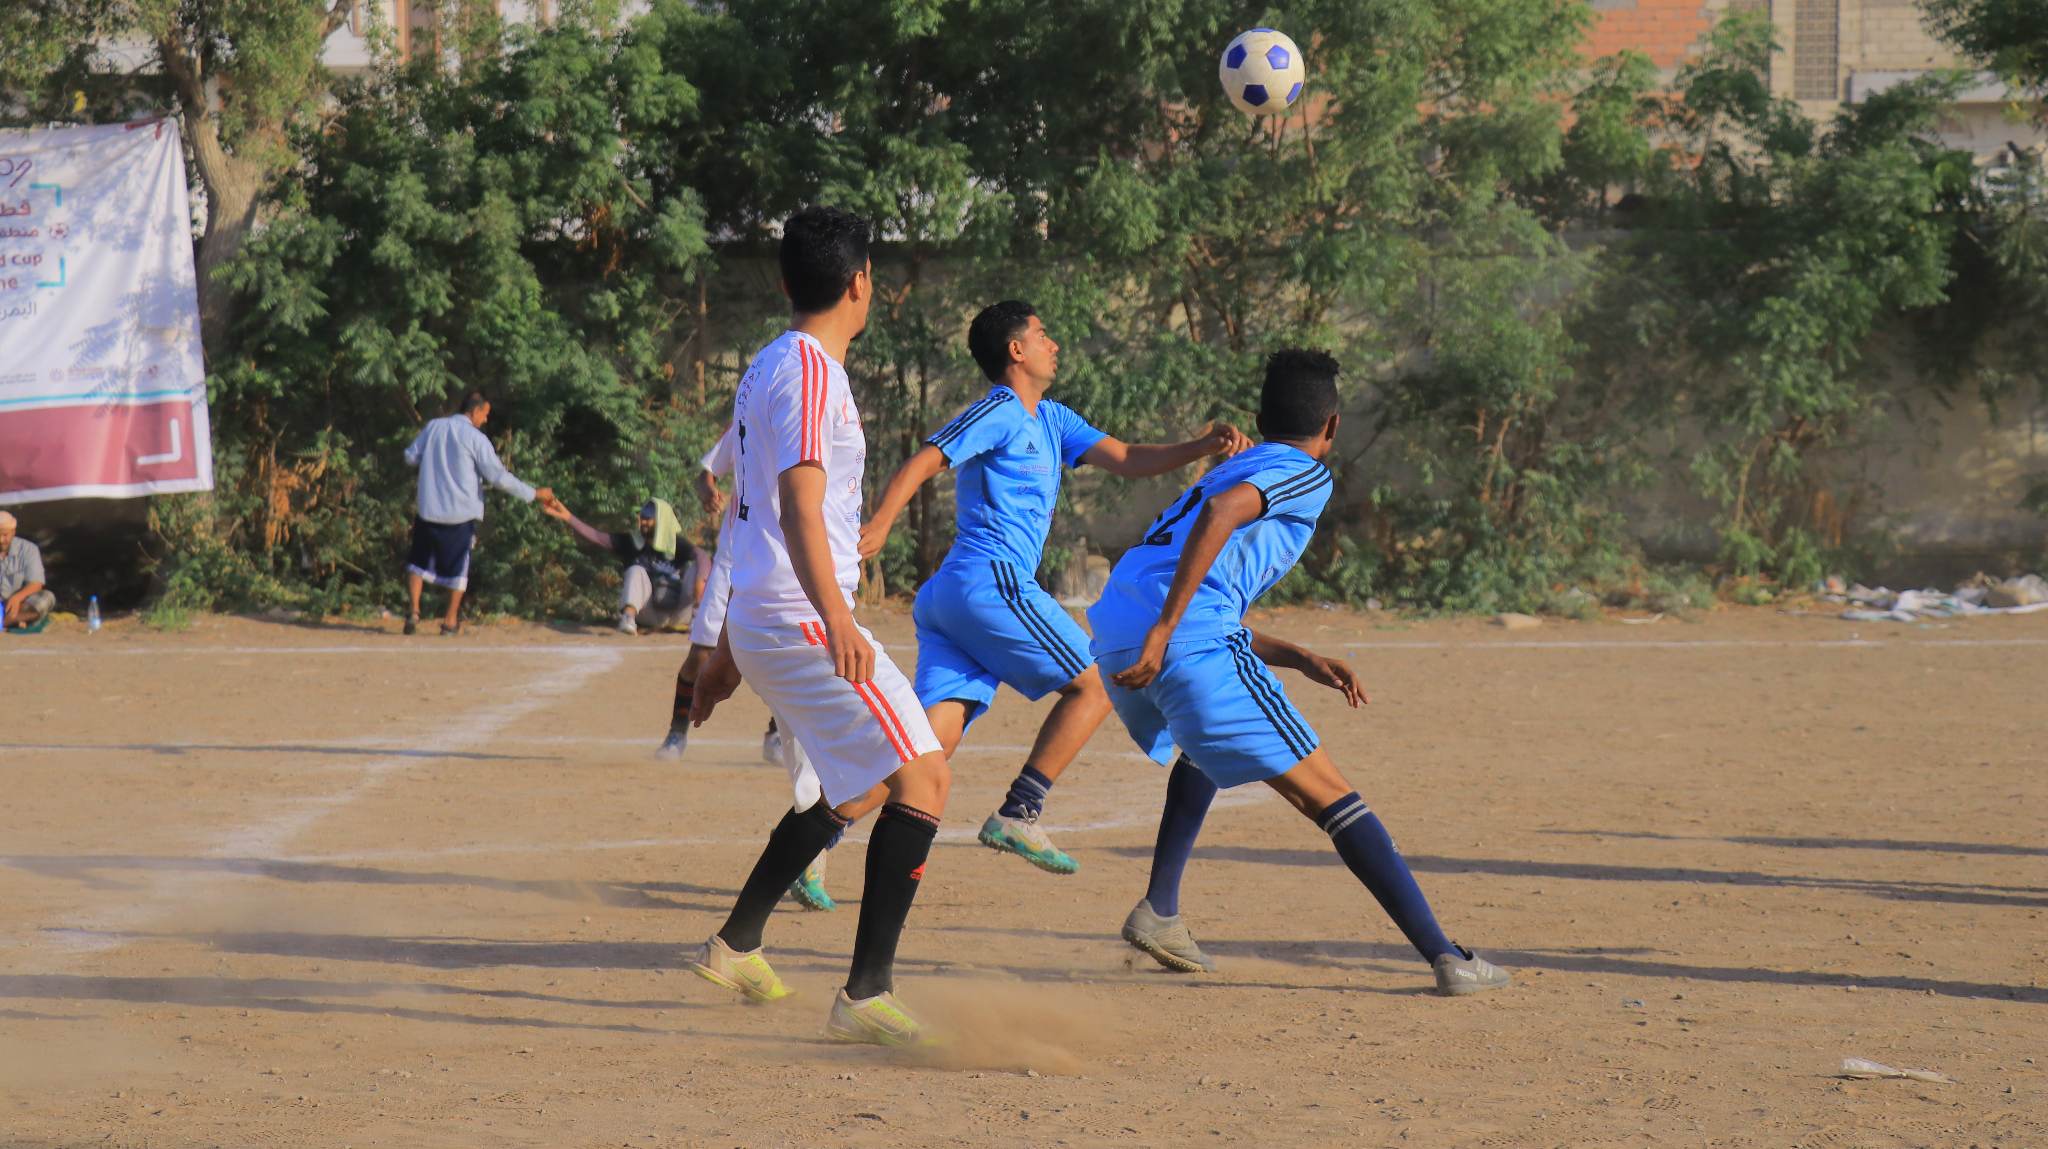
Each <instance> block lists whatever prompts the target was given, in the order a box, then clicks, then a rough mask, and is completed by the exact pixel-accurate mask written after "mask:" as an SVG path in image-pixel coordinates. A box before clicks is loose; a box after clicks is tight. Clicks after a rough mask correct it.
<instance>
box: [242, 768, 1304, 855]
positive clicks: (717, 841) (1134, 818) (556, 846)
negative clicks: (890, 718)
mask: <svg viewBox="0 0 2048 1149" xmlns="http://www.w3.org/2000/svg"><path fill="white" fill-rule="evenodd" d="M1277 800H1278V796H1277V795H1275V794H1274V792H1273V791H1272V789H1271V788H1269V787H1266V786H1240V787H1238V788H1237V789H1235V790H1225V791H1223V792H1222V793H1220V794H1218V795H1216V801H1215V803H1214V804H1212V805H1211V806H1210V807H1209V809H1210V812H1211V813H1214V812H1216V811H1218V810H1230V809H1235V808H1237V807H1240V806H1253V805H1258V804H1260V803H1263V802H1269V801H1277ZM1152 801H1153V799H1152V798H1151V796H1149V795H1148V796H1147V799H1146V801H1145V802H1142V803H1138V804H1135V805H1133V806H1132V808H1131V810H1130V812H1129V813H1125V814H1117V815H1113V816H1111V817H1108V818H1100V819H1096V820H1093V821H1087V822H1052V821H1047V822H1046V823H1045V828H1046V831H1047V832H1048V833H1054V834H1088V833H1098V832H1101V831H1106V830H1123V829H1129V828H1130V827H1133V826H1143V827H1147V828H1150V827H1153V826H1156V825H1158V824H1159V810H1158V808H1157V806H1156V805H1154V804H1150V803H1152ZM956 813H957V812H956ZM948 822H949V823H951V822H952V818H951V817H949V818H948ZM771 828H772V827H770V826H769V825H767V824H766V823H764V824H762V826H761V827H760V833H758V834H754V835H752V836H735V837H688V838H615V839H590V840H585V841H581V842H476V843H471V844H469V845H464V846H443V847H440V848H438V849H433V850H363V851H350V852H348V853H345V854H291V855H287V856H284V857H281V858H279V859H277V860H278V861H282V862H294V863H300V864H304V865H358V864H363V863H370V862H431V861H434V860H437V859H441V858H460V857H474V856H478V855H482V856H503V857H511V856H513V855H522V854H553V853H601V852H605V851H610V850H669V849H681V848H685V847H692V846H719V847H725V846H746V847H753V848H758V847H759V846H761V845H762V844H763V843H765V842H766V841H767V837H768V831H769V830H770V829H771ZM866 828H867V823H866V822H863V823H862V824H861V826H859V827H856V828H855V829H853V830H852V831H850V832H849V833H848V834H847V841H850V842H863V841H866V839H867V835H866ZM979 832H980V827H979V824H978V823H977V824H975V825H964V824H949V825H946V826H942V827H941V828H940V829H939V840H940V841H942V842H972V841H974V840H975V836H976V835H977V834H978V833H979Z"/></svg>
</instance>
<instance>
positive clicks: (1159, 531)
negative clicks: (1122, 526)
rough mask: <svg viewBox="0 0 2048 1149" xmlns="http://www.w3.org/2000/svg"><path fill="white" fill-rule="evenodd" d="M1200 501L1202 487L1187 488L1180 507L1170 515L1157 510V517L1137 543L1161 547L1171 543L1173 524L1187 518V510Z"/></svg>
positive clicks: (1193, 507) (1190, 509)
mask: <svg viewBox="0 0 2048 1149" xmlns="http://www.w3.org/2000/svg"><path fill="white" fill-rule="evenodd" d="M1201 501H1202V488H1201V487H1199V486H1196V487H1190V488H1188V496H1187V498H1185V499H1182V500H1181V501H1180V509H1179V510H1176V511H1174V512H1173V514H1172V515H1171V516H1170V517H1169V516H1168V515H1167V513H1166V511H1161V512H1159V517H1158V518H1157V519H1155V520H1153V523H1152V529H1151V530H1149V531H1147V532H1145V538H1144V539H1143V540H1142V541H1141V542H1139V544H1138V545H1139V546H1141V547H1163V546H1166V545H1167V544H1169V543H1171V542H1172V541H1173V528H1174V525H1175V524H1176V523H1178V522H1180V521H1181V520H1182V519H1184V518H1187V517H1188V512H1189V511H1192V510H1194V509H1195V504H1197V503H1199V502H1201Z"/></svg>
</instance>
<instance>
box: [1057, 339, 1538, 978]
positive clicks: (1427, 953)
mask: <svg viewBox="0 0 2048 1149" xmlns="http://www.w3.org/2000/svg"><path fill="white" fill-rule="evenodd" d="M1336 433H1337V361H1336V360H1335V359H1332V358H1331V357H1330V356H1329V355H1327V354H1324V353H1322V352H1318V351H1281V352H1278V353H1277V354H1275V355H1273V356H1272V357H1271V358H1270V359H1268V360H1267V361H1266V380H1265V387H1264V390H1263V393H1262V394H1261V396H1260V401H1259V434H1260V436H1261V438H1262V441H1261V442H1260V443H1259V445H1258V446H1256V447H1253V448H1252V449H1251V450H1248V451H1245V452H1243V453H1242V454H1239V455H1237V456H1235V457H1234V458H1232V459H1231V460H1230V461H1229V462H1226V463H1223V464H1221V465H1220V466H1218V467H1217V468H1216V469H1214V470H1212V471H1210V472H1209V473H1208V474H1207V475H1204V476H1203V477H1202V480H1201V482H1199V483H1196V484H1195V485H1194V486H1193V487H1190V488H1189V489H1188V490H1187V491H1186V492H1185V493H1183V494H1182V495H1181V496H1180V497H1179V498H1176V499H1175V500H1173V501H1172V502H1171V503H1169V504H1167V507H1166V509H1165V510H1163V511H1161V512H1160V513H1159V517H1158V518H1157V519H1155V520H1154V521H1153V523H1152V525H1151V527H1150V529H1148V530H1147V531H1146V533H1145V536H1144V538H1143V539H1142V540H1140V541H1139V543H1138V544H1137V545H1136V546H1134V547H1132V548H1131V549H1130V550H1128V551H1126V552H1124V555H1123V557H1122V558H1121V559H1120V560H1118V562H1117V564H1116V568H1115V569H1114V570H1113V571H1112V572H1111V573H1110V576H1109V583H1108V585H1107V586H1105V587H1104V588H1103V591H1102V598H1101V599H1100V600H1099V601H1097V602H1096V604H1095V605H1094V606H1093V607H1092V608H1090V609H1089V611H1088V621H1089V623H1090V624H1091V625H1092V626H1093V628H1094V630H1095V642H1094V650H1095V657H1096V659H1097V661H1098V663H1099V664H1100V665H1101V667H1102V670H1103V672H1104V673H1105V674H1107V675H1108V676H1109V696H1110V700H1111V702H1112V703H1113V704H1114V705H1115V707H1116V712H1117V716H1118V717H1120V718H1122V719H1123V722H1124V725H1125V726H1126V727H1128V728H1129V730H1130V732H1131V737H1132V738H1134V739H1136V740H1137V743H1138V745H1139V746H1140V747H1141V748H1142V749H1144V751H1145V752H1146V753H1147V754H1149V755H1151V756H1152V758H1153V759H1154V760H1155V761H1157V762H1159V763H1160V764H1161V765H1166V764H1168V763H1171V764H1172V766H1173V772H1172V774H1171V775H1170V776H1169V777H1168V780H1167V799H1166V811H1165V813H1164V814H1163V815H1162V817H1161V818H1160V823H1159V838H1158V842H1157V844H1156V846H1155V847H1154V851H1153V857H1152V881H1151V886H1150V888H1149V889H1148V890H1147V892H1146V896H1145V898H1144V900H1142V901H1140V902H1139V903H1138V905H1137V907H1136V908H1135V909H1133V910H1132V911H1131V915H1130V917H1129V918H1127V919H1126V920H1125V922H1124V928H1123V935H1124V939H1125V940H1126V941H1128V942H1130V943H1131V944H1132V945H1135V946H1137V947H1138V948H1139V949H1141V950H1144V951H1145V952H1146V953H1149V954H1151V955H1152V957H1153V958H1154V959H1156V960H1157V961H1158V962H1159V963H1160V964H1161V965H1164V966H1166V967H1167V968H1168V969H1173V970H1180V971H1182V972H1189V973H1192V972H1195V971H1197V970H1206V969H1211V968H1213V966H1212V965H1211V963H1210V962H1209V959H1208V957H1207V956H1206V955H1205V954H1203V953H1202V951H1201V948H1200V947H1199V946H1197V945H1196V944H1195V940H1194V938H1193V937H1192V936H1191V935H1190V934H1189V933H1188V929H1187V926H1186V924H1185V923H1183V922H1182V921H1181V918H1180V905H1179V901H1180V876H1181V872H1182V870H1183V869H1185V868H1186V865H1187V860H1188V855H1189V852H1190V851H1191V850H1192V849H1193V848H1194V842H1195V836H1196V834H1197V833H1198V832H1199V831H1200V829H1201V825H1202V817H1203V815H1204V814H1206V813H1207V812H1208V809H1209V803H1210V801H1211V800H1212V799H1213V798H1214V797H1215V796H1216V791H1217V789H1218V788H1219V787H1227V786H1241V785H1243V784H1245V783H1247V782H1264V783H1266V784H1267V785H1268V786H1271V787H1273V788H1274V789H1275V790H1278V791H1279V792H1280V793H1281V795H1282V796H1283V797H1285V798H1286V799H1287V800H1288V801H1289V802H1290V803H1292V804H1293V805H1294V808H1295V809H1297V810H1299V811H1301V812H1302V813H1303V814H1305V815H1307V816H1308V817H1309V818H1311V819H1313V820H1314V821H1315V822H1316V824H1317V825H1319V826H1321V827H1322V828H1323V830H1324V832H1326V833H1328V834H1329V835H1330V838H1331V840H1332V841H1333V842H1334V843H1335V845H1336V847H1337V853H1338V855H1339V856H1340V857H1342V858H1343V859H1344V863H1345V864H1346V865H1347V866H1349V867H1351V872H1352V873H1353V874H1356V875H1357V876H1358V878H1359V880H1360V881H1362V882H1364V883H1365V886H1366V888H1367V889H1369V890H1371V891H1372V894H1373V897H1375V898H1377V899H1378V900H1379V903H1380V905H1381V906H1382V907H1384V908H1385V909H1386V911H1387V913H1388V915H1389V916H1391V917H1392V918H1393V919H1394V923H1395V924H1396V925H1398V926H1399V927H1400V928H1401V932H1402V933H1403V934H1405V935H1407V938H1408V941H1409V942H1410V943H1411V944H1413V945H1414V946H1415V948H1416V950H1417V951H1419V952H1420V953H1421V954H1422V958H1423V960H1424V961H1427V962H1429V963H1430V964H1431V966H1432V967H1433V969H1434V971H1435V974H1436V984H1437V990H1438V991H1439V992H1441V993H1446V994H1467V993H1478V992H1480V991H1482V990H1488V989H1493V988H1495V987H1497V986H1502V985H1506V984H1507V982H1508V975H1507V973H1506V972H1505V971H1503V970H1501V969H1499V968H1498V967H1496V966H1494V965H1493V964H1492V963H1490V962H1488V961H1486V960H1485V959H1483V958H1479V957H1476V956H1474V955H1473V954H1472V953H1471V951H1469V950H1465V949H1462V948H1460V947H1459V946H1457V945H1456V944H1454V943H1453V942H1452V941H1451V940H1450V939H1449V938H1447V937H1445V936H1444V932H1443V930H1442V928H1440V927H1439V926H1438V925H1437V922H1436V915H1435V914H1434V913H1432V912H1431V910H1430V908H1429V902H1428V900H1427V899H1426V898H1424V897H1423V896H1422V890H1421V889H1420V888H1419V887H1418V886H1417V885H1416V884H1415V876H1414V875H1413V874H1412V873H1410V872H1409V870H1408V863H1407V862H1406V861H1404V860H1403V859H1402V857H1401V854H1400V852H1399V851H1398V850H1396V849H1395V848H1394V843H1393V840H1392V839H1391V838H1390V837H1389V836H1388V835H1387V831H1386V827H1384V826H1382V825H1381V824H1380V820H1379V818H1378V817H1377V816H1376V815H1374V814H1373V812H1372V811H1371V810H1370V809H1368V808H1367V807H1366V805H1365V803H1364V801H1363V800H1361V799H1360V798H1359V796H1358V792H1357V791H1356V790H1353V789H1352V788H1351V784H1350V783H1349V782H1346V781H1345V780H1344V776H1343V775H1342V774H1340V773H1338V771H1337V766H1336V764H1335V763H1334V762H1332V761H1331V760H1330V755H1329V752H1328V751H1327V750H1325V749H1324V748H1323V745H1322V742H1321V740H1320V739H1319V738H1318V737H1317V736H1316V732H1315V730H1314V729H1313V728H1312V727H1310V726H1309V724H1308V720H1307V719H1305V718H1303V717H1302V716H1301V712H1300V711H1298V710H1296V709H1295V708H1294V704H1293V703H1292V702H1290V701H1288V698H1287V691H1286V690H1285V689H1284V688H1283V687H1282V686H1281V685H1280V680H1279V679H1278V678H1276V677H1274V675H1273V671H1272V670H1271V669H1270V668H1272V667H1280V668H1283V669H1290V670H1297V671H1300V672H1301V673H1302V674H1303V675H1305V676H1306V677H1307V678H1308V679H1309V680H1310V681H1311V682H1315V683H1319V684H1321V685H1323V686H1328V687H1331V688H1333V689H1335V690H1338V691H1341V692H1342V693H1343V694H1344V697H1345V700H1346V701H1347V702H1349V703H1350V704H1351V705H1352V706H1353V707H1357V706H1359V705H1362V704H1363V703H1364V702H1365V701H1366V698H1365V691H1364V689H1363V688H1362V687H1361V686H1360V685H1359V683H1358V679H1357V677H1356V676H1355V675H1354V674H1353V673H1352V671H1351V668H1350V667H1349V666H1346V665H1345V664H1344V663H1342V662H1339V661H1337V660H1336V659H1332V658H1324V657H1322V656H1321V655H1318V654H1313V653H1310V652H1309V651H1307V650H1303V649H1302V648H1301V647H1298V646H1296V645H1294V644H1293V643H1290V642H1285V641H1283V640H1281V639H1278V638H1274V637H1272V636H1270V635H1264V634H1259V633H1258V632H1256V631H1253V630H1251V629H1249V628H1247V627H1246V626H1245V624H1244V615H1245V611H1246V610H1248V609H1250V607H1251V605H1252V603H1254V602H1256V601H1258V599H1259V596H1261V595H1263V594H1265V593H1266V592H1267V591H1268V590H1270V589H1272V587H1273V584H1274V583H1276V582H1279V581H1280V579H1281V577H1282V576H1283V575H1285V574H1286V573H1287V572H1288V571H1289V570H1290V569H1292V568H1293V566H1294V564H1295V562H1296V560H1298V559H1299V558H1300V557H1301V552H1302V549H1303V548H1304V547H1306V546H1307V545H1308V541H1309V538H1310V537H1311V536H1313V535H1314V534H1315V530H1316V520H1317V519H1318V518H1319V517H1320V516H1321V515H1322V513H1323V507H1324V506H1325V505H1326V504H1327V503H1328V502H1329V499H1330V491H1331V480H1330V472H1329V469H1328V468H1327V467H1325V466H1324V465H1323V463H1322V459H1323V457H1324V456H1325V455H1327V454H1328V453H1329V450H1330V447H1331V446H1332V444H1333V443H1334V442H1335V441H1336ZM1176 746H1177V747H1179V749H1180V754H1179V756H1178V757H1177V758H1176V757H1175V755H1174V748H1175V747H1176Z"/></svg>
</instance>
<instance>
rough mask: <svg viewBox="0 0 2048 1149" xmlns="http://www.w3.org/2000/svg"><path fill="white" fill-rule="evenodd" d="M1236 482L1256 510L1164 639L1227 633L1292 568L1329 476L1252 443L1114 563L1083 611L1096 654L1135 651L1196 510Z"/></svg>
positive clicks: (1293, 456) (1159, 605)
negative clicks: (1248, 489)
mask: <svg viewBox="0 0 2048 1149" xmlns="http://www.w3.org/2000/svg"><path fill="white" fill-rule="evenodd" d="M1240 483H1249V484H1251V485H1252V486H1253V487H1254V488H1256V489H1257V490H1258V492H1259V496H1260V498H1261V499H1262V500H1263V502H1264V506H1263V508H1262V509H1261V510H1260V512H1259V517H1258V518H1256V519H1254V520H1252V521H1251V522H1249V523H1246V524H1245V525H1244V526H1242V527H1239V528H1238V529H1237V530H1236V531H1235V532H1233V533H1232V534H1231V536H1230V541H1229V542H1227V543H1225V544H1224V545H1223V551H1222V553H1220V554H1218V555H1217V556H1216V562H1215V564H1214V565H1213V566H1211V567H1210V568H1209V573H1208V574H1207V575H1206V576H1204V577H1203V579H1202V584H1201V586H1199V587H1198V588H1196V590H1195V597H1194V599H1193V601H1191V602H1190V603H1189V604H1188V609H1187V613H1186V614H1185V615H1183V616H1182V617H1181V621H1180V626H1179V627H1178V628H1177V629H1175V631H1174V632H1173V641H1174V642H1177V643H1178V642H1191V641H1194V640H1197V639H1208V638H1221V637H1224V636H1226V635H1230V634H1234V633H1236V632H1237V631H1238V630H1240V629H1242V628H1243V626H1244V614H1245V611H1247V610H1249V609H1251V605H1252V603H1254V602H1257V601H1258V599H1259V596H1261V595H1263V594H1265V593H1266V592H1267V591H1269V590H1271V589H1273V584H1274V583H1277V582H1279V581H1280V579H1281V577H1282V576H1284V575H1285V574H1286V573H1287V572H1288V571H1289V570H1291V569H1293V567H1294V564H1295V562H1296V561H1297V560H1298V559H1300V558H1301V552H1302V550H1303V549H1304V548H1306V547H1307V546H1308V541H1309V539H1310V538H1311V537H1312V536H1314V534H1315V533H1316V520H1317V519H1318V518H1320V517H1321V516H1322V513H1323V508H1324V507H1325V506H1326V505H1328V503H1329V501H1330V492H1331V485H1332V484H1331V480H1330V469H1329V468H1328V467H1325V466H1323V465H1322V464H1321V463H1319V462H1317V461H1316V460H1314V459H1312V458H1310V457H1309V456H1308V454H1307V453H1306V452H1303V451H1301V450H1299V449H1298V448H1295V447H1290V446H1288V445H1286V444H1285V443H1261V444H1259V445H1258V446H1256V447H1253V448H1252V449H1251V450H1249V451H1246V452H1244V453H1242V454H1240V455H1238V456H1236V457H1235V458H1232V459H1228V460H1226V461H1225V462H1223V463H1222V464H1221V465H1219V466H1218V467H1216V469H1214V470H1212V471H1210V472H1209V473H1208V474H1206V475H1204V476H1202V479H1201V481H1200V482H1198V483H1196V484H1195V485H1194V486H1192V487H1189V488H1188V489H1187V490H1186V491H1185V492H1183V493H1182V494H1181V496H1180V497H1179V498H1176V499H1174V500H1173V501H1172V502H1171V503H1168V504H1167V505H1166V509H1165V510H1163V511H1161V512H1159V517H1158V518H1156V519H1154V520H1153V521H1152V525H1151V527H1149V528H1148V529H1147V530H1146V532H1145V536H1144V538H1143V539H1141V540H1140V541H1139V543H1138V545H1136V546H1134V547H1132V548H1131V549H1130V550H1127V551H1125V552H1124V555H1123V558H1121V559H1119V560H1117V564H1116V567H1115V569H1113V570H1111V571H1110V573H1109V584H1108V585H1107V586H1105V587H1103V589H1102V598H1101V599H1100V600H1099V601H1097V602H1096V604H1095V605H1094V606H1093V607H1091V608H1090V609H1089V611H1088V621H1089V622H1090V623H1091V624H1092V625H1093V627H1094V630H1095V650H1096V651H1097V653H1098V654H1100V653H1102V652H1107V651H1116V650H1130V649H1133V648H1136V647H1139V646H1143V645H1144V643H1145V632H1146V631H1148V630H1150V629H1151V628H1152V625H1153V624H1154V623H1156V622H1158V621H1159V615H1160V612H1161V611H1162V610H1164V608H1165V606H1166V592H1167V588H1169V587H1170V586H1172V585H1173V571H1174V567H1175V566H1177V565H1178V564H1179V563H1180V552H1181V548H1182V546H1184V545H1185V544H1186V542H1187V537H1188V533H1189V532H1190V531H1192V530H1193V529H1194V525H1195V519H1196V517H1197V515H1198V513H1199V512H1200V511H1201V509H1202V503H1203V502H1204V501H1206V500H1207V499H1208V497H1209V496H1210V495H1212V494H1217V493H1219V492H1222V491H1226V490H1229V489H1230V488H1231V487H1235V486H1237V485H1238V484H1240Z"/></svg>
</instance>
